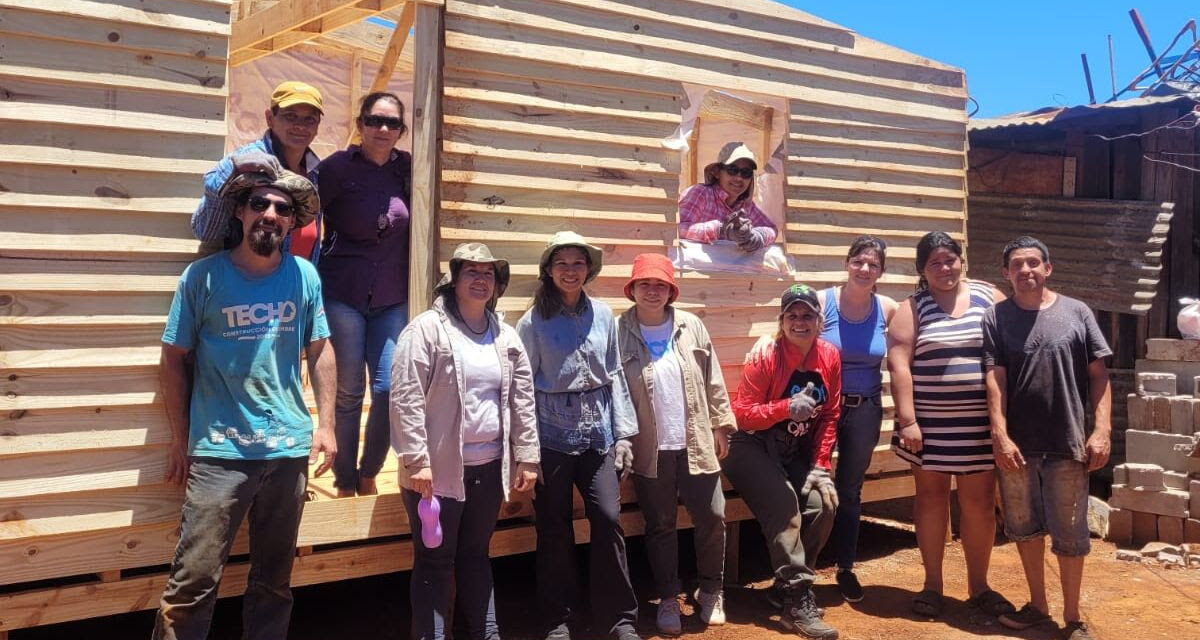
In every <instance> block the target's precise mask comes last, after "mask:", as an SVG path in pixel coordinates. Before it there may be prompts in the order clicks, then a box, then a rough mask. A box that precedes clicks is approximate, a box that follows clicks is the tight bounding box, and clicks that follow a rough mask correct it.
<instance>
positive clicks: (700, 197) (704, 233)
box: [679, 184, 777, 246]
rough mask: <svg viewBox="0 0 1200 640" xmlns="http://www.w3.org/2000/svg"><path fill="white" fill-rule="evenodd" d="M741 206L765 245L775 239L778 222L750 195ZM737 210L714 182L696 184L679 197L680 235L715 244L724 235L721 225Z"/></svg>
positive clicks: (773, 241)
mask: <svg viewBox="0 0 1200 640" xmlns="http://www.w3.org/2000/svg"><path fill="white" fill-rule="evenodd" d="M739 207H740V208H741V209H742V210H743V211H744V212H745V213H746V217H747V218H750V222H751V223H752V224H753V225H754V230H755V232H757V233H758V234H760V235H762V236H763V246H767V245H771V244H774V243H775V236H776V233H777V232H776V230H775V225H774V224H772V223H771V220H770V218H767V214H765V213H763V212H762V209H759V208H758V206H757V205H755V204H754V202H753V201H751V200H750V199H749V198H747V199H746V200H743V201H742V202H741V204H740V205H739ZM733 213H734V210H733V209H731V208H730V207H729V205H727V204H725V192H724V191H722V190H721V187H720V186H718V185H715V184H711V185H709V184H694V185H692V186H690V187H688V189H687V191H684V192H683V195H682V196H680V197H679V236H680V237H681V238H686V239H688V240H695V241H696V242H703V243H705V244H712V242H713V241H714V240H719V239H720V237H721V225H722V224H724V222H725V219H726V218H728V217H729V216H730V215H732V214H733Z"/></svg>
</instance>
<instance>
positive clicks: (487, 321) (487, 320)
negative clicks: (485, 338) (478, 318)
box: [462, 315, 492, 336]
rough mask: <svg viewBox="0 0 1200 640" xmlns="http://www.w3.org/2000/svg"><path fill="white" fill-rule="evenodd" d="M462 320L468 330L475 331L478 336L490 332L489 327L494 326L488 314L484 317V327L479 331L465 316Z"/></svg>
mask: <svg viewBox="0 0 1200 640" xmlns="http://www.w3.org/2000/svg"><path fill="white" fill-rule="evenodd" d="M462 321H463V326H465V327H466V328H467V331H470V332H471V333H473V334H475V335H477V336H482V335H484V334H486V333H487V332H488V329H491V328H492V321H491V320H489V319H488V317H487V316H486V315H485V316H484V317H483V329H481V330H479V331H476V330H475V328H474V327H472V326H471V323H470V322H467V319H466V318H463V319H462Z"/></svg>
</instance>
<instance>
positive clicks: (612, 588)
mask: <svg viewBox="0 0 1200 640" xmlns="http://www.w3.org/2000/svg"><path fill="white" fill-rule="evenodd" d="M600 267H601V253H600V250H599V249H597V248H596V247H593V246H591V245H589V244H588V243H587V242H586V241H585V240H584V239H583V237H582V236H580V235H579V234H577V233H574V232H571V231H560V232H558V233H556V234H554V236H553V237H551V238H550V241H549V243H548V244H547V246H546V250H545V251H543V252H542V256H541V260H540V261H539V269H538V273H539V276H538V286H537V290H536V291H535V292H534V295H533V307H532V308H530V309H529V310H528V311H527V312H525V315H524V316H523V317H522V318H521V320H520V321H519V322H518V323H517V332H518V333H519V334H520V335H521V340H522V341H523V342H524V343H525V349H526V351H527V352H528V353H529V362H530V365H531V367H532V369H533V380H534V387H535V388H536V390H537V419H538V438H539V441H540V443H541V449H542V450H541V460H542V477H541V482H540V483H539V484H538V486H537V490H536V493H535V496H534V502H533V506H534V510H535V512H536V516H537V519H536V521H535V525H536V529H537V584H538V597H539V600H540V601H541V604H542V607H543V609H544V616H545V619H544V620H543V622H544V623H545V624H546V626H547V634H546V636H545V637H546V638H547V639H548V640H569V639H570V637H571V631H570V626H569V623H574V622H575V620H574V616H575V614H576V613H577V612H578V607H579V602H580V599H581V594H580V588H579V576H578V571H577V569H576V566H575V560H574V553H575V535H574V529H573V527H572V515H571V511H572V496H571V487H572V486H574V487H578V489H579V493H580V495H581V496H583V502H584V508H585V511H586V513H587V518H588V523H589V524H590V525H591V537H592V539H591V546H590V560H589V565H590V587H589V589H588V595H589V597H590V599H591V605H592V606H591V609H592V618H593V622H594V623H595V625H596V626H597V627H598V628H599V629H601V630H603V631H605V632H608V633H610V634H612V636H613V637H615V638H617V640H638V635H637V632H636V631H635V629H634V625H635V623H636V622H637V597H636V596H635V595H634V593H633V586H632V584H631V583H630V581H629V567H628V563H627V560H626V557H625V533H624V531H623V530H622V528H621V520H620V515H621V495H620V489H619V486H618V484H619V478H618V476H617V474H618V472H619V473H621V477H624V476H626V475H628V474H629V472H630V471H632V469H633V460H634V457H633V445H632V443H630V441H629V439H630V438H631V437H632V436H634V435H635V434H637V431H638V424H637V417H636V416H635V414H634V409H633V405H632V404H631V402H630V399H629V389H628V387H627V386H626V383H625V374H624V372H623V371H622V369H621V362H620V353H619V351H618V349H617V327H616V321H615V319H614V317H613V313H612V309H610V308H609V306H608V305H607V304H605V303H603V302H601V301H599V300H594V299H592V298H590V297H589V296H588V295H587V293H585V292H584V290H583V286H584V285H585V284H587V283H588V282H590V281H591V280H592V279H593V278H595V277H596V276H597V275H598V274H599V273H600Z"/></svg>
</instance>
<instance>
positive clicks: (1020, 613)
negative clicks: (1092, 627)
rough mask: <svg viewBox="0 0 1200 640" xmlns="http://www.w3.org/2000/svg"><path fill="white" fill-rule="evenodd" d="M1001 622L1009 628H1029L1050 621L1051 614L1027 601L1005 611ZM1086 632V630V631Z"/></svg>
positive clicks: (1000, 618)
mask: <svg viewBox="0 0 1200 640" xmlns="http://www.w3.org/2000/svg"><path fill="white" fill-rule="evenodd" d="M999 620H1000V624H1002V625H1004V626H1006V627H1008V628H1009V629H1016V630H1017V631H1020V630H1022V629H1028V628H1029V627H1033V626H1037V625H1039V624H1044V623H1046V622H1050V614H1048V613H1042V612H1041V611H1039V610H1038V609H1036V608H1034V606H1033V604H1032V603H1028V602H1027V603H1025V606H1023V607H1021V608H1020V609H1019V610H1017V611H1015V612H1013V613H1005V614H1003V615H1001V616H999ZM1084 633H1086V631H1085V632H1084Z"/></svg>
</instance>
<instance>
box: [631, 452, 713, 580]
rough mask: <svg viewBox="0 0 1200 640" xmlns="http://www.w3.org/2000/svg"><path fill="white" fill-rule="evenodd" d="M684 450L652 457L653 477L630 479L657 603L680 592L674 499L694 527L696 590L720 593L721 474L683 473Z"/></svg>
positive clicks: (686, 461) (684, 466)
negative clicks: (654, 460) (654, 464)
mask: <svg viewBox="0 0 1200 640" xmlns="http://www.w3.org/2000/svg"><path fill="white" fill-rule="evenodd" d="M687 456H688V454H687V451H685V450H679V451H659V452H658V471H657V473H658V477H656V478H647V477H646V476H640V475H637V474H634V475H633V489H634V491H635V492H636V493H637V499H638V505H639V506H640V507H641V508H642V516H643V517H645V519H646V555H647V556H648V557H649V558H650V571H651V573H653V574H654V590H655V593H656V595H658V597H660V598H674V597H675V596H677V595H679V594H680V592H682V590H683V589H682V586H683V585H682V584H681V583H680V581H679V534H678V532H677V531H676V530H675V527H676V515H677V514H678V512H679V509H678V505H679V502H680V500H682V501H683V506H684V507H685V508H687V512H688V515H689V516H691V518H692V524H693V525H694V526H695V533H694V536H695V542H696V569H697V573H698V574H699V577H700V590H701V591H703V592H704V593H708V594H716V593H721V589H722V584H723V583H724V576H725V494H724V493H722V492H721V474H719V473H700V474H695V475H693V474H692V473H690V472H688V458H687Z"/></svg>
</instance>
